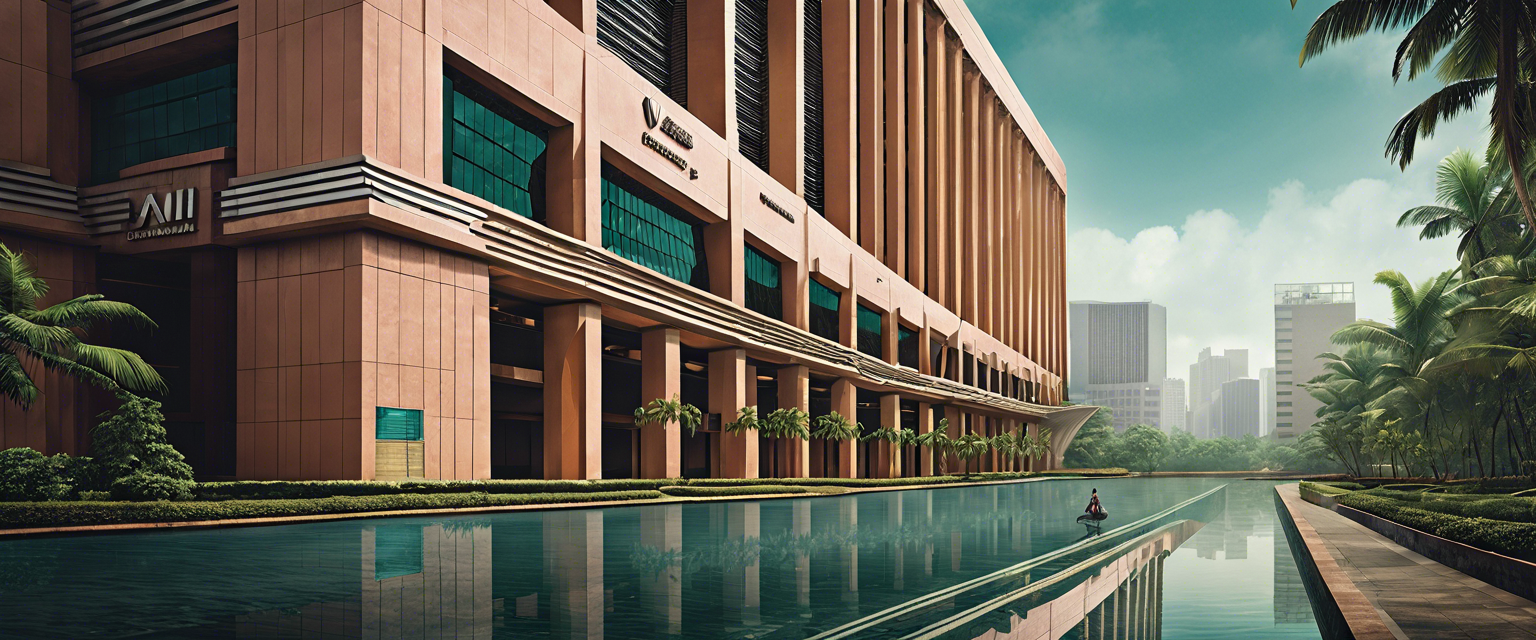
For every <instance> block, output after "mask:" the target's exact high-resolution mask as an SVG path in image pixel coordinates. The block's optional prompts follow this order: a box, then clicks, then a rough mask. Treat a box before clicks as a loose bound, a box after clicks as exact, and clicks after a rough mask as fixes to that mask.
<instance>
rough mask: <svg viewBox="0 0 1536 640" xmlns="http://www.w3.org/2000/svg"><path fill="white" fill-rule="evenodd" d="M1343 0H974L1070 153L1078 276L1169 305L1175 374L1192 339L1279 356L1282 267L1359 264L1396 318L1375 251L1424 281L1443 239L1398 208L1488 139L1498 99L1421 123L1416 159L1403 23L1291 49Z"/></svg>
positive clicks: (1340, 276) (1448, 256) (1314, 275)
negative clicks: (1407, 142)
mask: <svg viewBox="0 0 1536 640" xmlns="http://www.w3.org/2000/svg"><path fill="white" fill-rule="evenodd" d="M1331 2H1332V0H1300V2H1299V6H1298V7H1297V8H1296V9H1295V10H1292V9H1291V6H1290V2H1288V1H1287V0H968V4H969V6H970V7H971V11H972V12H973V13H974V14H975V16H976V19H977V22H979V23H980V24H981V25H982V28H983V30H984V31H985V32H986V34H987V37H988V39H989V40H990V41H991V43H992V46H993V48H994V49H996V50H997V52H998V55H999V56H1000V57H1001V58H1002V60H1003V62H1004V64H1006V65H1007V67H1008V69H1009V72H1010V73H1011V74H1012V76H1013V79H1014V81H1015V83H1016V84H1017V85H1018V86H1019V90H1020V91H1021V92H1022V93H1023V95H1024V99H1025V100H1026V101H1027V102H1029V104H1030V107H1031V108H1032V109H1033V110H1034V112H1035V115H1036V117H1037V118H1038V119H1039V120H1040V123H1041V125H1042V126H1044V128H1045V131H1046V133H1047V134H1048V135H1049V136H1050V138H1051V141H1052V143H1053V144H1054V145H1055V147H1056V149H1057V151H1058V152H1060V154H1061V156H1062V159H1063V160H1064V161H1065V163H1066V167H1067V182H1068V188H1067V193H1068V195H1067V215H1068V224H1067V228H1068V239H1067V256H1066V261H1067V296H1068V299H1070V300H1084V299H1088V300H1106V301H1130V300H1151V301H1153V302H1156V303H1159V304H1162V305H1164V306H1165V307H1167V308H1168V347H1169V355H1168V375H1169V376H1170V377H1176V378H1185V377H1187V376H1188V371H1189V365H1190V364H1191V363H1192V362H1193V361H1194V360H1195V357H1196V354H1198V353H1199V351H1200V349H1202V348H1205V347H1211V348H1213V349H1214V350H1216V351H1217V352H1220V351H1221V350H1223V349H1229V348H1245V349H1249V350H1250V353H1251V355H1250V358H1249V362H1250V363H1251V365H1250V366H1252V367H1253V370H1251V371H1250V372H1249V375H1250V376H1254V377H1257V376H1258V368H1260V367H1266V366H1271V364H1272V363H1273V362H1274V344H1273V341H1274V333H1273V330H1274V322H1273V306H1272V304H1273V303H1272V300H1273V298H1272V292H1273V286H1274V285H1275V284H1279V283H1296V282H1353V283H1354V284H1355V289H1356V291H1357V297H1358V309H1357V314H1358V316H1359V317H1363V318H1374V319H1378V320H1390V306H1389V302H1388V299H1387V296H1386V295H1385V292H1384V290H1382V288H1381V287H1379V286H1376V285H1373V284H1371V279H1372V278H1373V277H1374V275H1375V274H1376V273H1377V272H1379V271H1382V270H1386V269H1394V270H1398V271H1401V272H1403V273H1404V274H1406V275H1407V276H1409V277H1410V278H1412V279H1413V280H1415V281H1421V280H1423V279H1424V278H1427V277H1430V276H1432V275H1434V274H1436V273H1438V272H1440V271H1442V270H1444V269H1447V268H1450V267H1452V266H1454V245H1453V244H1451V243H1450V242H1449V241H1446V240H1441V241H1435V242H1421V241H1419V240H1417V239H1416V237H1415V235H1416V234H1415V232H1413V231H1408V230H1401V229H1397V228H1396V227H1395V222H1396V220H1397V218H1398V216H1399V215H1400V214H1401V213H1402V212H1403V211H1404V210H1406V209H1407V208H1409V207H1412V206H1416V205H1422V204H1428V203H1430V202H1431V201H1432V200H1433V196H1434V188H1433V187H1434V184H1433V180H1434V169H1435V164H1436V163H1437V162H1438V161H1439V160H1440V158H1442V157H1444V156H1445V155H1447V154H1449V153H1450V152H1451V151H1452V150H1454V149H1456V148H1457V147H1465V148H1471V149H1476V150H1479V151H1480V150H1481V149H1482V148H1483V147H1484V146H1485V145H1486V142H1485V141H1486V137H1487V135H1486V132H1485V130H1486V127H1485V124H1486V121H1487V120H1486V118H1487V116H1486V110H1484V109H1478V110H1475V111H1474V112H1472V113H1470V114H1468V115H1466V116H1463V117H1462V118H1460V119H1459V120H1457V121H1455V122H1453V123H1451V124H1450V125H1445V126H1442V127H1441V129H1440V131H1439V132H1438V134H1437V136H1436V137H1435V138H1434V139H1433V140H1430V141H1421V142H1420V144H1419V153H1418V158H1417V160H1416V161H1415V162H1414V164H1413V165H1411V166H1410V167H1409V168H1408V170H1407V171H1406V172H1404V171H1400V170H1399V169H1398V168H1397V167H1396V166H1395V165H1394V164H1392V163H1391V162H1389V161H1388V160H1387V159H1386V158H1385V157H1384V156H1383V155H1382V149H1383V143H1384V141H1385V140H1386V135H1387V132H1388V131H1389V130H1390V129H1391V127H1392V125H1393V124H1394V123H1396V121H1397V119H1398V118H1399V117H1401V116H1402V114H1404V113H1406V112H1407V111H1408V109H1410V108H1411V107H1413V106H1414V105H1416V104H1418V103H1419V102H1420V101H1422V100H1423V99H1424V98H1425V97H1427V96H1428V95H1430V94H1431V93H1433V92H1434V91H1435V90H1436V89H1437V88H1438V84H1437V83H1436V81H1435V79H1434V78H1433V77H1426V78H1423V79H1420V80H1418V81H1415V82H1406V81H1405V82H1403V83H1400V84H1394V83H1393V82H1392V78H1391V73H1390V72H1391V59H1392V53H1393V51H1394V50H1395V48H1396V46H1397V41H1398V38H1399V36H1397V35H1396V34H1372V35H1369V36H1367V37H1364V38H1361V39H1358V40H1355V41H1352V42H1350V43H1347V44H1344V45H1340V46H1337V47H1335V48H1334V49H1332V50H1330V51H1328V52H1326V53H1324V54H1323V55H1322V57H1320V58H1317V59H1315V60H1313V61H1311V62H1308V64H1307V66H1306V67H1304V68H1298V67H1297V64H1296V63H1297V54H1298V52H1299V51H1300V48H1301V43H1302V40H1303V38H1304V37H1305V35H1306V32H1307V29H1308V27H1310V26H1311V24H1312V21H1313V20H1314V19H1315V18H1316V17H1317V15H1318V14H1319V13H1320V12H1322V11H1323V9H1325V8H1326V7H1327V6H1328V5H1329V4H1330V3H1331Z"/></svg>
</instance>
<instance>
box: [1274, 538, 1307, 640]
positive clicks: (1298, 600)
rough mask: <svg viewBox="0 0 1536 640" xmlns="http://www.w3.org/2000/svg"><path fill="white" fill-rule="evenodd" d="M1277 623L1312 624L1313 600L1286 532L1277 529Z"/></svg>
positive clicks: (1275, 601)
mask: <svg viewBox="0 0 1536 640" xmlns="http://www.w3.org/2000/svg"><path fill="white" fill-rule="evenodd" d="M1270 539H1271V540H1274V545H1275V580H1274V585H1275V597H1274V603H1275V624H1312V621H1313V618H1312V602H1311V601H1310V600H1308V599H1307V589H1306V587H1305V586H1304V585H1302V583H1301V573H1300V572H1299V571H1298V570H1297V569H1296V557H1295V556H1293V555H1291V545H1290V542H1288V541H1287V540H1286V538H1285V534H1284V533H1283V532H1280V531H1275V532H1274V535H1273V536H1271V538H1270Z"/></svg>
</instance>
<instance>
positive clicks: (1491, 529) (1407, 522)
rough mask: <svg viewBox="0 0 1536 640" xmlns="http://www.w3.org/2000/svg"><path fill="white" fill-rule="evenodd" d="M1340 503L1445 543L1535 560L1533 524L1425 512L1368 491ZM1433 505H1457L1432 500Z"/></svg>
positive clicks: (1356, 493) (1535, 531)
mask: <svg viewBox="0 0 1536 640" xmlns="http://www.w3.org/2000/svg"><path fill="white" fill-rule="evenodd" d="M1339 503H1340V504H1343V505H1346V506H1349V507H1353V508H1356V509H1359V510H1361V511H1365V512H1367V513H1371V514H1374V515H1377V516H1380V517H1382V518H1386V519H1388V520H1391V521H1393V522H1396V523H1398V524H1401V525H1403V526H1406V527H1410V528H1413V529H1418V530H1420V531H1424V532H1426V533H1431V534H1434V535H1437V536H1440V537H1442V538H1446V539H1448V540H1455V541H1457V542H1460V543H1463V544H1467V545H1471V546H1474V547H1478V548H1480V549H1486V550H1488V551H1493V552H1496V553H1502V554H1505V555H1509V556H1514V557H1518V558H1522V559H1525V560H1536V524H1531V523H1527V522H1505V521H1501V520H1489V519H1487V518H1478V517H1463V516H1459V515H1452V514H1448V513H1439V512H1435V511H1428V510H1426V509H1423V508H1419V507H1420V506H1421V505H1418V504H1414V505H1409V504H1404V503H1403V502H1402V501H1397V500H1392V499H1390V498H1386V497H1383V496H1379V495H1371V494H1370V493H1367V492H1355V493H1351V494H1349V495H1346V496H1343V497H1341V498H1339ZM1432 504H1436V505H1442V504H1457V503H1456V502H1454V501H1440V500H1434V501H1432ZM1460 504H1466V503H1460ZM1472 504H1476V503H1475V502H1474V503H1472Z"/></svg>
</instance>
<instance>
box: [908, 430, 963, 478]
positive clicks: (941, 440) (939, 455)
mask: <svg viewBox="0 0 1536 640" xmlns="http://www.w3.org/2000/svg"><path fill="white" fill-rule="evenodd" d="M913 444H916V445H918V446H921V447H928V451H929V454H930V455H932V456H934V458H935V459H936V461H937V462H938V463H939V475H941V476H944V475H949V464H948V462H949V454H950V453H953V451H954V444H955V441H954V440H953V439H951V438H950V437H949V418H940V419H939V424H938V425H936V426H935V427H934V428H933V431H929V432H928V433H924V434H920V435H918V436H916V437H915V439H914V440H913Z"/></svg>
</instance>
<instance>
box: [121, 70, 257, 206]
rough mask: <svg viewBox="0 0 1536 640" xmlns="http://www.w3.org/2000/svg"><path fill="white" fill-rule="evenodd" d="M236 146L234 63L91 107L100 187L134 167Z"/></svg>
mask: <svg viewBox="0 0 1536 640" xmlns="http://www.w3.org/2000/svg"><path fill="white" fill-rule="evenodd" d="M233 146H235V65H234V64H233V63H230V64H225V65H221V66H217V67H214V68H212V69H208V70H205V71H199V72H197V73H193V74H190V75H185V76H182V77H179V78H175V79H172V80H166V81H165V82H161V83H159V84H152V85H149V86H141V87H139V88H136V89H133V90H131V91H124V92H122V93H116V94H112V95H107V96H101V97H98V98H96V99H95V100H94V101H92V103H91V179H92V180H93V181H94V182H96V183H98V184H99V183H103V182H112V181H114V180H117V179H118V172H119V171H122V170H123V169H126V168H128V167H132V166H134V165H138V164H143V163H145V162H152V161H154V160H161V159H164V158H170V157H173V156H179V155H182V154H187V153H196V152H198V151H206V150H208V149H217V148H219V147H233Z"/></svg>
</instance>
